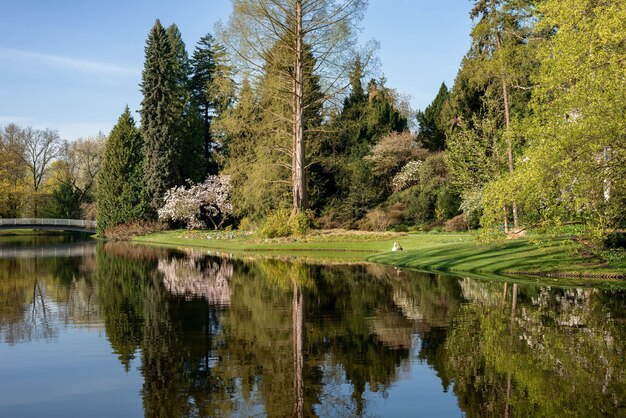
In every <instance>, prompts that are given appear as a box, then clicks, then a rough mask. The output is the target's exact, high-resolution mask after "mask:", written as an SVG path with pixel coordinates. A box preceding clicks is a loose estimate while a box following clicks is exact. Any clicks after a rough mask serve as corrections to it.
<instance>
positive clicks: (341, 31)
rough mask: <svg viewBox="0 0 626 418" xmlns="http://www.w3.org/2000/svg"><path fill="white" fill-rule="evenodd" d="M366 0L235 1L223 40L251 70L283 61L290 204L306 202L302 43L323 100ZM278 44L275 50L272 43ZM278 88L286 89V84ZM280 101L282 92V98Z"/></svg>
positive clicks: (304, 58)
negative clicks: (289, 145)
mask: <svg viewBox="0 0 626 418" xmlns="http://www.w3.org/2000/svg"><path fill="white" fill-rule="evenodd" d="M364 8H365V2H364V1H362V0H343V1H336V0H293V1H282V0H265V1H253V0H233V15H232V16H231V18H230V21H229V28H228V31H226V30H222V38H223V41H224V42H225V43H226V44H227V45H228V46H229V47H230V48H231V49H233V50H234V52H235V54H237V56H238V57H240V58H241V59H242V60H243V61H244V62H245V63H246V64H247V67H248V70H249V71H250V72H251V74H257V75H261V74H263V72H264V63H267V62H274V63H275V62H276V59H280V60H281V61H282V64H281V65H278V66H277V67H278V68H279V69H280V72H281V76H282V78H283V80H286V81H288V84H287V87H288V90H287V91H286V92H285V91H284V90H283V91H280V90H278V91H277V92H281V93H287V94H286V95H285V98H286V102H285V104H286V105H288V106H289V107H290V109H291V111H290V116H291V117H290V118H289V125H290V128H291V129H290V132H288V133H289V135H290V137H291V142H292V144H291V150H290V156H291V189H292V209H293V211H294V212H296V211H300V210H302V209H304V208H306V207H307V206H308V194H307V186H306V164H307V163H306V158H305V140H306V138H305V125H306V121H305V118H304V113H305V110H306V105H305V102H306V99H307V97H306V96H305V81H306V80H305V71H304V69H305V67H306V66H307V65H311V63H310V62H309V63H307V59H308V58H307V52H306V45H309V48H310V54H311V58H312V59H314V60H315V64H313V66H312V67H313V73H319V74H321V77H322V78H323V81H322V84H324V85H325V90H324V94H323V95H322V99H323V100H325V99H328V98H329V97H332V90H334V89H336V87H337V81H338V80H340V79H341V78H342V75H343V73H344V72H345V70H346V67H345V66H343V64H344V63H345V59H344V58H345V56H346V55H347V54H348V53H349V51H350V50H352V48H353V45H354V39H355V35H354V29H355V27H356V24H357V23H358V22H359V21H360V19H361V17H362V14H363V10H364ZM281 41H282V43H281V44H280V48H279V49H278V50H277V49H276V48H275V46H277V45H279V42H281ZM277 87H279V89H284V88H285V85H284V84H280V85H278V86H277ZM281 100H282V97H281Z"/></svg>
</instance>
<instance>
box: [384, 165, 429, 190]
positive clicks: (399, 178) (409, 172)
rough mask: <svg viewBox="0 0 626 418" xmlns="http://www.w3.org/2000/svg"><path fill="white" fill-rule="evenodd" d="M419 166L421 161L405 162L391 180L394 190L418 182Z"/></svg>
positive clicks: (402, 188)
mask: <svg viewBox="0 0 626 418" xmlns="http://www.w3.org/2000/svg"><path fill="white" fill-rule="evenodd" d="M421 166H422V162H421V161H409V162H408V163H406V165H405V166H404V167H402V168H401V169H400V172H399V173H398V174H396V175H395V176H394V177H393V180H391V184H392V186H393V189H394V191H396V192H398V191H400V190H404V189H406V188H407V187H410V186H414V185H415V184H417V183H419V180H420V168H421Z"/></svg>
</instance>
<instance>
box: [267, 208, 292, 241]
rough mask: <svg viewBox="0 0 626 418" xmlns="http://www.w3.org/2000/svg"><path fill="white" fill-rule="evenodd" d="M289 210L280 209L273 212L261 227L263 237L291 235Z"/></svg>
mask: <svg viewBox="0 0 626 418" xmlns="http://www.w3.org/2000/svg"><path fill="white" fill-rule="evenodd" d="M290 217H291V211H290V210H289V209H278V210H275V211H273V212H271V213H270V214H269V215H268V216H267V218H265V221H264V222H263V226H262V227H261V235H263V236H264V237H265V238H278V237H288V236H290V235H291V225H290V223H289V218H290Z"/></svg>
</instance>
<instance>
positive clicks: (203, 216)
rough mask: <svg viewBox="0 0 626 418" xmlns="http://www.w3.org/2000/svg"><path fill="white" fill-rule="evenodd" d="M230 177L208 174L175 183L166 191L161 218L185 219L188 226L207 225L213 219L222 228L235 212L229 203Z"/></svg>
mask: <svg viewBox="0 0 626 418" xmlns="http://www.w3.org/2000/svg"><path fill="white" fill-rule="evenodd" d="M230 190H231V187H230V177H229V176H209V177H207V179H206V180H205V181H204V182H203V183H198V184H194V183H191V182H190V184H189V188H186V187H184V186H179V187H173V188H172V189H170V190H168V191H167V192H166V193H165V198H164V200H165V204H164V205H163V207H162V208H161V209H159V210H158V213H159V219H160V220H165V221H174V222H184V223H185V225H186V226H187V228H189V229H193V228H206V226H207V223H206V222H207V221H210V222H211V224H212V225H213V227H214V228H215V229H219V228H220V227H221V226H222V224H223V223H224V221H225V220H226V218H227V217H228V216H230V215H231V214H232V213H233V206H232V204H231V203H230V200H229V198H230Z"/></svg>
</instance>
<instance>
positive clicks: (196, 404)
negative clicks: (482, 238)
mask: <svg viewBox="0 0 626 418" xmlns="http://www.w3.org/2000/svg"><path fill="white" fill-rule="evenodd" d="M77 260H78V261H76V262H74V263H71V262H70V263H67V262H66V261H64V262H63V263H58V264H56V265H54V264H46V266H45V267H44V266H42V265H39V266H35V265H33V264H32V263H31V264H30V267H27V266H26V264H27V263H24V264H23V265H20V266H19V267H17V270H19V271H22V276H20V277H21V278H20V279H19V280H18V281H17V282H16V283H20V284H19V285H16V286H14V287H13V288H11V286H7V285H6V284H5V281H4V280H0V297H1V298H4V299H11V300H13V299H15V300H18V299H19V300H20V301H21V302H19V303H18V302H13V305H11V306H13V307H10V306H9V305H7V306H9V309H3V310H2V311H0V315H1V316H0V320H1V321H2V324H3V325H2V326H3V327H4V328H3V330H6V329H7V328H6V326H5V325H4V324H7V323H11V321H13V323H19V321H22V322H24V321H25V319H28V317H27V316H25V310H24V306H31V307H32V305H28V303H29V301H32V300H35V301H37V300H41V296H43V300H44V301H48V303H49V304H50V303H52V302H54V303H57V302H58V303H57V304H56V305H54V304H53V305H47V306H55V309H57V310H58V311H59V312H61V311H62V312H63V315H65V318H67V320H71V321H76V322H81V321H83V322H84V323H94V321H96V318H97V317H99V315H101V316H102V318H103V320H104V325H105V328H106V335H107V338H108V339H109V341H110V343H111V346H112V347H113V350H114V352H115V353H116V355H117V356H118V357H119V359H120V363H121V364H122V367H124V368H126V369H127V370H128V369H129V368H130V367H131V364H132V360H133V359H134V358H135V357H139V356H140V359H138V361H139V364H140V370H141V373H142V374H143V377H144V383H143V388H142V396H143V402H144V409H145V415H146V416H150V417H154V416H156V417H158V416H163V417H165V416H167V417H177V416H180V417H182V416H229V415H245V416H249V415H268V416H311V415H331V416H336V415H348V416H353V415H367V414H368V412H369V411H370V409H369V407H370V405H368V399H371V398H372V396H371V395H370V392H374V393H377V394H378V395H379V396H382V397H384V396H386V395H387V393H388V392H389V391H391V390H392V387H393V385H394V383H395V382H397V381H398V380H401V379H403V377H404V373H405V372H406V371H407V370H409V369H410V367H411V366H412V364H411V361H414V360H412V358H411V356H412V355H414V354H417V356H418V359H419V361H421V362H425V363H428V364H429V365H430V366H432V368H433V369H434V370H435V372H436V373H437V375H438V376H439V378H440V379H441V383H442V387H443V389H444V390H452V391H453V392H454V393H455V395H456V396H457V398H458V402H459V406H460V407H461V408H462V409H463V411H464V412H465V413H466V414H467V416H469V417H473V416H555V415H556V416H563V415H568V414H570V415H573V414H577V415H588V416H594V415H601V414H604V415H609V416H611V415H613V416H619V415H620V414H622V415H623V414H624V405H625V404H624V400H625V399H626V384H625V381H626V376H625V375H624V373H626V371H625V370H626V364H624V362H625V360H624V354H625V353H624V351H625V348H626V347H625V341H626V340H625V337H626V335H625V328H626V322H624V319H625V318H626V307H625V306H624V296H626V295H624V294H623V293H619V292H609V291H600V290H593V289H559V288H548V287H541V286H530V285H512V284H504V283H489V282H480V281H475V280H471V279H468V278H465V279H463V278H454V277H448V276H438V275H432V274H425V273H417V272H403V271H396V270H393V269H387V268H383V267H380V266H365V265H359V266H315V265H308V264H303V263H298V262H293V261H291V262H282V261H278V260H269V259H265V260H228V259H224V258H216V257H209V256H201V255H197V254H188V253H184V252H179V251H173V252H172V251H168V250H163V249H156V248H146V247H137V246H132V245H128V244H106V245H101V248H100V249H99V251H98V253H97V258H93V257H92V258H82V259H77ZM2 263H18V261H16V260H12V261H6V260H4V261H0V267H1V266H4V265H6V266H7V269H9V268H10V269H12V270H13V271H15V270H16V266H15V265H9V264H2ZM35 268H37V269H41V270H40V271H41V272H44V273H42V274H38V275H35V276H32V274H31V273H32V269H35ZM7 269H2V268H0V279H2V278H3V277H2V274H3V272H4V271H6V270H7ZM29 269H30V270H29ZM94 270H95V271H96V273H95V278H94V276H93V272H94ZM44 276H45V278H44ZM33 277H39V279H37V280H39V281H37V280H35V281H33ZM52 277H55V279H54V280H55V281H56V282H59V283H64V285H63V286H57V287H50V286H49V285H48V284H47V283H51V282H50V280H52V279H51V278H52ZM61 277H63V279H61ZM37 283H40V285H38V284H37ZM34 285H35V286H41V287H40V290H41V292H40V294H39V295H40V297H39V299H37V298H35V299H33V288H35V295H37V288H36V287H33V286H34ZM51 290H53V292H52V293H53V294H51ZM9 293H10V294H11V295H13V296H15V297H14V298H13V296H12V297H8V294H9ZM61 302H62V303H61ZM62 304H67V306H68V308H59V306H61V305H62ZM57 305H58V306H57ZM37 309H41V308H40V307H38V308H37ZM47 313H49V311H47ZM4 332H5V334H6V331H4ZM15 338H21V337H15ZM620 408H621V409H620Z"/></svg>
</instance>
